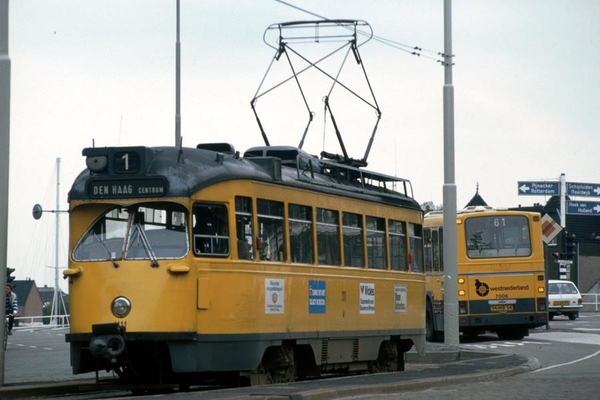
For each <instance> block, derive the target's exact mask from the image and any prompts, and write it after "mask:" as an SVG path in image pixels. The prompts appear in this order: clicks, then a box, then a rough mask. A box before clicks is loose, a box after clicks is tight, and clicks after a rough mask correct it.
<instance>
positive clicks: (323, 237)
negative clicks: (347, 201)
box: [317, 208, 340, 265]
mask: <svg viewBox="0 0 600 400" xmlns="http://www.w3.org/2000/svg"><path fill="white" fill-rule="evenodd" d="M317 251H318V256H319V259H318V262H319V264H324V265H340V225H339V214H338V212H337V211H334V210H327V209H324V208H317Z"/></svg>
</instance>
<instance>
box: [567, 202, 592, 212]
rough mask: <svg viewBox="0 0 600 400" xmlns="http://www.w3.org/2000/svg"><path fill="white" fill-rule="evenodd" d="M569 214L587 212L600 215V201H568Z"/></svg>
mask: <svg viewBox="0 0 600 400" xmlns="http://www.w3.org/2000/svg"><path fill="white" fill-rule="evenodd" d="M567 214H585V215H598V216H600V202H597V201H567Z"/></svg>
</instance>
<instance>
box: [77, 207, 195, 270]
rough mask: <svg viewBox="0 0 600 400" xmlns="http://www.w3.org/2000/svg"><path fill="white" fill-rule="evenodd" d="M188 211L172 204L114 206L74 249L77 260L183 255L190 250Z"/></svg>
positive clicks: (148, 258)
mask: <svg viewBox="0 0 600 400" xmlns="http://www.w3.org/2000/svg"><path fill="white" fill-rule="evenodd" d="M187 232H188V229H187V212H186V210H185V208H184V207H182V206H180V205H177V204H173V203H152V204H138V205H134V206H130V207H127V208H121V207H115V208H113V209H111V210H109V211H108V212H107V213H105V214H104V215H103V216H102V217H101V218H100V219H98V220H96V222H94V224H93V225H92V226H91V227H90V228H89V229H88V230H87V231H86V233H85V234H84V235H83V237H82V239H81V240H80V242H79V243H78V244H77V246H76V247H75V250H74V251H73V259H75V260H77V261H112V262H113V263H114V262H115V261H116V260H124V259H125V260H140V259H141V260H145V259H147V260H151V263H152V266H158V263H157V261H156V260H157V259H174V258H181V257H183V256H185V255H186V254H187V253H188V250H189V242H188V234H187Z"/></svg>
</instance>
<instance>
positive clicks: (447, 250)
mask: <svg viewBox="0 0 600 400" xmlns="http://www.w3.org/2000/svg"><path fill="white" fill-rule="evenodd" d="M452 63H453V54H452V1H451V0H444V288H445V289H444V343H445V344H446V345H447V346H449V347H451V348H455V349H456V350H458V346H459V338H458V293H457V292H458V281H457V279H458V277H457V275H458V266H457V258H456V183H455V177H454V86H453V84H452Z"/></svg>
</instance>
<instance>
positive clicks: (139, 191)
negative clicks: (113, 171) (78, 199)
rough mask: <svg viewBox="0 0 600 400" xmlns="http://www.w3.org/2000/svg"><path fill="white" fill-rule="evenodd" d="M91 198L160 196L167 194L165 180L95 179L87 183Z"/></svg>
mask: <svg viewBox="0 0 600 400" xmlns="http://www.w3.org/2000/svg"><path fill="white" fill-rule="evenodd" d="M87 192H88V196H90V197H91V198H92V199H117V198H125V197H162V196H164V195H166V194H167V182H166V181H165V180H164V179H162V178H151V179H127V180H122V179H119V180H117V179H114V180H97V181H91V182H89V184H88V190H87Z"/></svg>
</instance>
